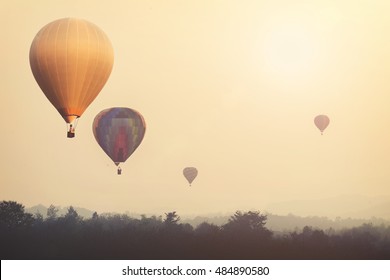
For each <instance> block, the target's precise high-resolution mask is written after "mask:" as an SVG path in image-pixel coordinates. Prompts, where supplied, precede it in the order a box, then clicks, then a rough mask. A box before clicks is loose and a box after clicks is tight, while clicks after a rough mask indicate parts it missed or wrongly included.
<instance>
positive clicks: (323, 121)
mask: <svg viewBox="0 0 390 280" xmlns="http://www.w3.org/2000/svg"><path fill="white" fill-rule="evenodd" d="M329 122H330V120H329V118H328V116H326V115H318V116H317V117H315V118H314V124H315V125H316V126H317V128H318V129H319V130H320V131H321V135H322V133H323V132H324V130H325V128H327V127H328V125H329Z"/></svg>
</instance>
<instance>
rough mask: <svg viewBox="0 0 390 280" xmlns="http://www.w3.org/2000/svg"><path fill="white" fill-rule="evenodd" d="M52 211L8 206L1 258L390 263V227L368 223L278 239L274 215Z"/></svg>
mask: <svg viewBox="0 0 390 280" xmlns="http://www.w3.org/2000/svg"><path fill="white" fill-rule="evenodd" d="M57 212H58V209H57V208H56V207H54V206H53V205H51V206H50V207H49V208H48V209H47V217H46V218H43V216H42V215H41V214H39V213H37V214H35V215H33V214H30V213H26V212H25V211H24V206H23V205H22V204H19V203H17V202H15V201H2V202H0V248H1V250H0V257H1V259H103V260H108V259H244V260H245V259H390V226H385V225H382V226H373V225H372V224H363V225H362V226H359V227H354V228H350V229H345V230H342V231H335V230H332V229H329V230H327V231H324V230H319V229H315V228H312V227H310V226H305V227H304V228H303V229H302V230H295V231H293V232H289V233H285V234H283V235H275V234H273V232H272V231H270V230H269V229H267V228H266V222H267V215H264V214H262V213H260V212H259V211H248V212H241V211H236V212H235V213H234V214H233V215H232V216H231V217H230V219H229V220H228V221H227V223H225V224H223V225H220V226H217V225H214V224H212V223H207V222H203V223H201V224H199V225H198V226H196V227H195V228H194V227H193V226H191V225H190V224H188V223H180V217H179V215H178V214H177V213H176V212H169V213H165V217H164V218H163V217H162V216H158V217H157V216H151V217H147V216H145V215H143V216H141V218H139V219H137V218H132V217H129V216H128V215H125V214H107V215H98V214H97V213H96V212H95V213H94V214H93V215H92V218H89V219H85V218H82V217H81V216H79V214H78V213H77V211H76V210H75V209H74V208H73V207H72V206H70V207H69V208H68V211H67V213H66V214H65V215H63V216H58V215H57Z"/></svg>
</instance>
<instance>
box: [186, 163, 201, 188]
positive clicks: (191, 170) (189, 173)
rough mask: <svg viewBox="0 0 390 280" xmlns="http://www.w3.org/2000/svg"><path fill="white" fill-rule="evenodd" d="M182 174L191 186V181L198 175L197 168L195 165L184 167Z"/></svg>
mask: <svg viewBox="0 0 390 280" xmlns="http://www.w3.org/2000/svg"><path fill="white" fill-rule="evenodd" d="M183 175H184V177H185V178H186V179H187V181H188V183H189V184H190V186H191V183H192V181H194V179H195V178H196V176H197V175H198V170H197V169H196V168H195V167H186V168H184V169H183Z"/></svg>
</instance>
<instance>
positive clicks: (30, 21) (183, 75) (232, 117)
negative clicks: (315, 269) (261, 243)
mask: <svg viewBox="0 0 390 280" xmlns="http://www.w3.org/2000/svg"><path fill="white" fill-rule="evenodd" d="M389 13H390V2H389V1H380V0H373V1H352V0H340V1H329V0H318V1H303V0H302V1H289V0H284V1H283V0H278V1H265V0H264V1H257V0H256V1H255V0H253V1H251V0H243V1H238V0H237V1H235V0H231V1H217V0H207V1H206V0H205V1H195V0H194V1H192V0H189V1H178V0H169V1H157V0H155V1H153V0H149V1H127V0H113V1H92V0H86V1H80V0H77V1H75V0H66V1H65V0H60V1H49V0H36V1H21V0H20V1H19V0H17V1H3V2H2V7H1V9H0V14H1V16H0V22H1V24H0V28H1V34H2V48H1V52H0V61H1V63H2V68H1V70H0V71H1V75H0V104H1V105H2V110H0V122H1V123H0V125H1V127H2V129H3V132H2V138H1V140H0V141H1V145H0V149H1V150H0V152H1V155H2V156H1V158H0V166H1V170H2V174H1V177H0V199H6V200H16V201H18V202H20V203H23V204H25V205H26V206H32V205H36V204H38V203H42V204H44V205H46V206H48V205H50V204H54V205H62V206H67V205H74V206H79V207H85V208H89V209H93V210H96V211H98V212H103V211H118V212H124V211H130V212H143V213H164V212H167V211H178V213H181V214H201V213H209V212H231V211H235V210H237V209H242V210H245V209H259V210H266V209H267V207H268V205H271V204H273V203H278V202H283V201H289V200H305V199H306V200H311V199H322V198H326V197H334V196H340V195H362V196H370V197H376V196H381V197H386V196H387V197H388V196H390V188H389V186H390V176H389V175H388V174H389V172H388V170H389V166H390V145H389V143H390V131H389V127H390V110H389V106H390V97H389V96H390V95H389V92H390V82H389V77H390V51H389V50H390V36H388V34H390V18H389V16H388V15H389ZM63 17H79V18H83V19H86V20H88V21H91V22H93V23H95V24H96V25H98V26H99V27H100V28H101V29H102V30H104V32H105V33H106V34H107V36H108V37H109V38H110V40H111V43H112V45H113V48H114V57H115V58H114V66H113V71H112V74H111V76H110V78H109V79H108V82H107V84H106V85H105V87H104V88H103V90H102V91H101V93H100V94H99V96H98V97H97V98H96V100H95V101H94V102H93V103H92V104H91V105H90V106H89V108H87V110H86V111H85V113H84V114H83V116H82V117H81V118H80V120H79V123H78V126H77V134H76V137H75V138H74V139H67V138H66V125H65V123H64V121H63V119H62V118H61V116H60V115H59V114H58V112H57V111H56V110H55V109H54V108H53V107H52V106H51V104H50V103H49V102H48V100H47V99H46V97H45V96H44V95H43V93H42V92H41V90H40V88H39V87H38V85H37V83H36V81H35V80H34V77H33V75H32V73H31V69H30V65H29V59H28V53H29V48H30V45H31V42H32V40H33V38H34V36H35V35H36V33H37V32H38V31H39V30H40V28H41V27H42V26H44V25H45V24H47V23H49V22H51V21H53V20H55V19H58V18H63ZM11 27H12V28H11ZM115 106H118V107H130V108H133V109H135V110H137V111H139V112H140V113H141V114H142V115H143V116H144V118H145V121H146V125H147V129H146V134H145V138H144V140H143V142H142V143H141V145H140V146H139V148H138V149H137V150H136V151H135V153H134V154H133V155H132V156H131V157H130V158H129V159H128V161H127V162H126V163H125V164H123V165H122V170H123V173H122V175H121V176H118V175H117V174H116V168H115V165H114V164H113V163H112V162H111V160H110V159H109V158H108V157H107V155H106V154H105V153H104V152H103V151H102V150H101V149H100V147H99V145H98V144H97V143H96V141H95V139H94V136H93V134H92V121H93V119H94V117H95V116H96V115H97V114H98V113H99V112H100V111H101V110H103V109H106V108H110V107H115ZM319 114H326V115H328V116H329V117H330V120H331V121H330V125H329V127H328V128H327V129H326V131H325V132H324V135H323V136H321V134H320V132H319V131H318V129H317V128H316V127H315V126H314V123H313V119H314V117H315V116H316V115H319ZM186 166H195V167H197V169H198V171H199V174H198V177H197V178H196V179H195V180H194V182H193V184H192V187H191V188H189V187H188V184H187V182H186V180H185V178H184V177H183V174H182V170H183V168H184V167H186ZM276 212H277V211H276ZM305 214H306V215H315V214H316V213H314V212H313V211H312V209H306V212H305Z"/></svg>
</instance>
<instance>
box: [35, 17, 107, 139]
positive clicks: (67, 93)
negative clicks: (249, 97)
mask: <svg viewBox="0 0 390 280" xmlns="http://www.w3.org/2000/svg"><path fill="white" fill-rule="evenodd" d="M113 62H114V52H113V49H112V46H111V43H110V41H109V39H108V37H107V36H106V35H105V34H104V32H103V31H102V30H101V29H100V28H99V27H97V26H96V25H94V24H93V23H90V22H88V21H85V20H82V19H75V18H64V19H59V20H56V21H53V22H51V23H49V24H47V25H45V26H44V27H43V28H42V29H41V30H40V31H39V32H38V34H37V35H36V36H35V38H34V40H33V42H32V44H31V48H30V66H31V70H32V72H33V75H34V77H35V80H36V81H37V83H38V85H39V86H40V88H41V89H42V91H43V93H44V94H45V95H46V97H47V98H48V99H49V101H50V102H51V103H52V104H53V106H54V107H55V108H56V109H57V111H58V112H59V113H60V115H61V116H62V117H63V118H64V120H65V121H66V123H67V125H68V137H74V129H75V126H76V125H77V120H78V118H79V117H80V116H81V115H82V114H83V112H84V111H85V109H87V107H88V106H89V105H90V104H91V103H92V101H93V100H94V99H95V98H96V96H97V95H98V94H99V92H100V91H101V90H102V88H103V86H104V85H105V83H106V82H107V80H108V77H109V76H110V73H111V70H112V66H113Z"/></svg>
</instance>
